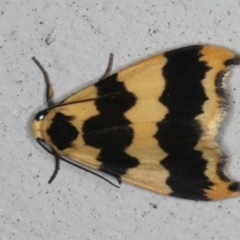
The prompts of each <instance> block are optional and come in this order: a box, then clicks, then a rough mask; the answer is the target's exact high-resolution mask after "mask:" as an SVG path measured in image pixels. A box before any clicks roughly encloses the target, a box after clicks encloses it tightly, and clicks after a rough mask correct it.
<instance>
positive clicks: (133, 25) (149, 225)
mask: <svg viewBox="0 0 240 240" xmlns="http://www.w3.org/2000/svg"><path fill="white" fill-rule="evenodd" d="M239 22H240V3H239V2H238V1H224V0H221V1H218V0H213V1H202V2H201V3H199V1H197V0H193V1H187V0H182V1H168V0H162V1H157V0H152V1H151V0H150V1H146V0H138V1H137V0H134V1H126V0H123V1H107V0H101V1H100V0H98V1H75V2H74V1H68V3H64V2H63V1H56V0H53V1H45V0H43V1H36V0H34V1H27V0H20V1H13V0H11V1H5V0H2V1H1V2H0V23H1V24H0V59H1V60H0V61H1V64H0V73H1V74H0V75H1V80H0V81H1V88H0V100H1V107H0V114H1V118H0V137H1V141H0V150H1V155H0V166H1V167H0V180H1V184H0V219H1V224H0V239H1V240H6V239H9V240H10V239H18V240H28V239H31V240H32V239H34V240H39V239H51V240H54V239H58V240H65V239H69V240H73V239H81V240H88V239H89V240H90V239H91V240H92V239H96V240H100V239H121V240H122V239H139V240H145V239H152V240H155V239H165V240H175V239H177V240H178V239H184V240H193V239H204V240H205V239H217V240H235V239H239V236H240V210H239V209H240V197H236V198H232V199H228V200H225V201H217V202H207V203H206V202H195V201H187V200H181V199H175V198H171V197H165V196H161V195H158V194H154V193H152V192H149V191H146V190H144V189H140V188H137V187H134V186H131V185H129V184H126V183H123V184H122V185H121V188H120V189H116V188H114V187H112V186H111V185H109V184H108V183H106V182H104V181H102V180H101V179H99V178H96V177H95V176H93V175H90V174H88V173H85V172H83V171H80V170H79V169H77V168H74V167H71V166H69V165H67V164H65V163H62V164H61V170H60V172H59V174H58V176H57V178H56V179H55V181H54V182H53V183H52V184H51V185H49V184H47V181H48V179H49V177H50V175H51V174H52V171H53V168H54V161H53V158H52V157H51V156H50V155H49V154H48V153H46V152H45V151H44V150H42V149H41V148H40V147H39V146H38V145H37V143H36V142H35V140H34V139H33V137H32V135H31V132H30V128H29V126H30V123H31V120H32V118H33V116H34V114H35V113H36V112H37V111H38V110H40V109H42V108H43V106H44V101H43V100H44V84H43V78H42V75H41V73H40V72H39V69H38V68H37V67H36V66H35V64H34V63H33V62H32V60H31V57H32V56H36V57H37V58H38V59H39V60H40V61H41V62H42V64H43V65H44V66H45V68H46V69H47V70H48V72H49V75H50V78H51V81H52V84H53V87H54V91H55V99H56V100H61V99H62V98H63V97H66V96H68V95H69V94H71V93H73V92H75V91H76V90H77V89H80V88H82V87H84V86H87V85H89V84H92V83H94V82H96V81H97V80H98V79H99V78H100V76H102V74H103V72H104V70H105V68H106V65H107V62H108V56H109V53H110V52H113V53H114V54H115V58H114V65H113V72H116V71H118V70H120V69H122V68H125V67H127V66H129V65H130V64H133V63H135V62H137V61H139V60H141V59H144V58H147V57H149V56H151V55H153V54H156V53H160V52H163V51H166V50H169V49H173V48H177V47H182V46H186V45H190V44H197V43H202V44H205V43H209V44H215V45H220V46H224V47H228V48H230V49H232V50H235V51H236V52H239V53H240V45H239V39H240V28H239ZM239 79H240V68H237V67H235V68H234V70H233V74H231V76H230V78H229V81H228V87H229V91H230V93H231V97H230V104H231V110H230V112H229V114H228V116H227V119H226V121H225V122H224V124H223V127H222V128H221V130H220V134H219V141H220V142H221V143H222V146H223V149H224V150H225V152H226V154H227V156H228V158H227V160H228V161H229V164H228V165H227V170H228V172H229V173H230V175H231V176H232V177H235V179H239V180H240V174H239V172H240V166H239V163H240V160H239V157H240V150H239V143H240V140H239V139H240V124H239V119H240V115H239V114H240V107H239V102H240V94H239V93H240V91H239V89H240V81H239ZM109 179H110V180H112V181H113V182H115V179H112V178H111V177H109Z"/></svg>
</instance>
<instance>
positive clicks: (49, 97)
mask: <svg viewBox="0 0 240 240" xmlns="http://www.w3.org/2000/svg"><path fill="white" fill-rule="evenodd" d="M32 60H33V61H34V62H35V63H36V65H37V66H38V67H39V69H40V70H41V72H42V74H43V77H44V80H45V83H46V86H47V88H46V101H47V105H48V106H49V107H50V106H52V105H53V104H54V102H53V99H52V98H53V89H52V86H51V84H50V81H49V77H48V73H47V71H46V70H45V69H44V67H43V66H42V64H41V63H40V62H39V61H38V60H37V59H36V58H35V57H32Z"/></svg>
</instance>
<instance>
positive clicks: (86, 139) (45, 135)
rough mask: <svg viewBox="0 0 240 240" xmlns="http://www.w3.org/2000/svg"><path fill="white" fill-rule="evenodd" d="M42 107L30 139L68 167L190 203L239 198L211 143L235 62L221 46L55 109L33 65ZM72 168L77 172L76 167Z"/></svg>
mask: <svg viewBox="0 0 240 240" xmlns="http://www.w3.org/2000/svg"><path fill="white" fill-rule="evenodd" d="M33 60H34V62H35V63H36V64H37V65H38V67H39V68H40V70H41V71H42V73H43V75H44V78H45V81H46V85H47V91H46V99H47V103H48V107H47V108H45V109H44V110H42V111H40V112H39V113H37V114H36V116H35V118H34V120H33V122H32V132H33V135H34V137H35V138H36V139H37V141H38V142H39V143H40V145H41V146H42V147H44V149H45V150H47V151H48V152H50V153H51V154H53V155H54V156H55V159H56V167H55V171H54V173H53V175H52V177H51V179H50V181H49V182H51V181H52V180H53V179H54V177H55V176H56V174H57V172H58V169H59V160H61V159H62V160H64V161H68V159H66V158H64V157H68V158H70V159H72V160H74V163H75V164H76V163H80V164H83V165H85V166H88V167H90V168H93V169H97V170H100V171H103V172H105V173H108V174H110V175H112V176H114V177H116V178H117V179H118V181H119V183H120V182H121V180H124V181H127V182H129V183H131V184H134V185H137V186H139V187H143V188H145V189H149V190H151V191H154V192H157V193H161V194H165V195H170V196H174V197H179V198H185V199H192V200H219V199H224V198H228V197H232V196H236V195H238V194H239V189H240V186H239V183H238V182H235V181H232V180H230V179H229V178H228V177H227V176H226V174H225V173H224V163H225V161H224V157H223V156H224V154H223V152H222V151H221V149H220V146H219V144H218V143H217V142H216V140H215V137H216V135H217V133H218V129H219V124H220V122H221V121H222V119H223V117H224V116H225V114H226V111H227V109H228V101H227V96H228V94H227V92H226V87H225V85H226V84H225V80H226V76H227V73H228V71H229V69H230V67H231V66H232V65H237V64H240V57H239V56H238V55H237V54H235V53H234V52H232V51H230V50H227V49H225V48H222V47H217V46H210V45H195V46H189V47H184V48H179V49H175V50H172V51H167V52H165V53H163V54H158V55H156V56H153V57H150V58H148V59H146V60H144V61H141V62H139V63H137V64H135V65H132V66H130V67H128V68H126V69H123V70H122V71H120V72H118V73H115V74H113V75H110V71H111V67H112V62H113V55H110V59H109V64H108V68H107V70H106V73H105V74H104V76H103V77H102V78H101V79H100V80H99V81H98V82H97V83H95V84H94V85H91V86H89V87H86V88H84V89H82V90H80V91H78V92H76V93H75V94H73V95H71V96H69V97H68V98H66V99H65V100H63V101H61V102H60V103H54V102H53V100H52V96H53V91H52V88H51V85H50V82H49V78H48V74H47V72H46V71H45V70H44V68H43V67H42V65H41V64H40V63H39V62H38V60H37V59H36V58H33ZM77 166H79V165H78V164H77Z"/></svg>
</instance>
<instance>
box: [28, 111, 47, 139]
mask: <svg viewBox="0 0 240 240" xmlns="http://www.w3.org/2000/svg"><path fill="white" fill-rule="evenodd" d="M48 113H49V111H48V110H42V111H40V112H38V113H37V114H36V115H35V117H34V120H33V122H32V127H31V128H32V133H33V136H34V137H35V138H36V139H40V140H44V136H43V135H44V134H43V133H44V129H43V127H44V125H45V124H44V122H45V119H46V116H47V115H48Z"/></svg>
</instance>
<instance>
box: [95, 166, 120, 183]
mask: <svg viewBox="0 0 240 240" xmlns="http://www.w3.org/2000/svg"><path fill="white" fill-rule="evenodd" d="M99 170H100V171H102V172H105V173H107V174H109V175H111V176H112V177H115V178H116V179H117V182H118V184H122V179H121V176H120V175H119V174H117V173H115V172H114V171H111V170H109V168H106V167H102V168H100V169H99Z"/></svg>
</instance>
